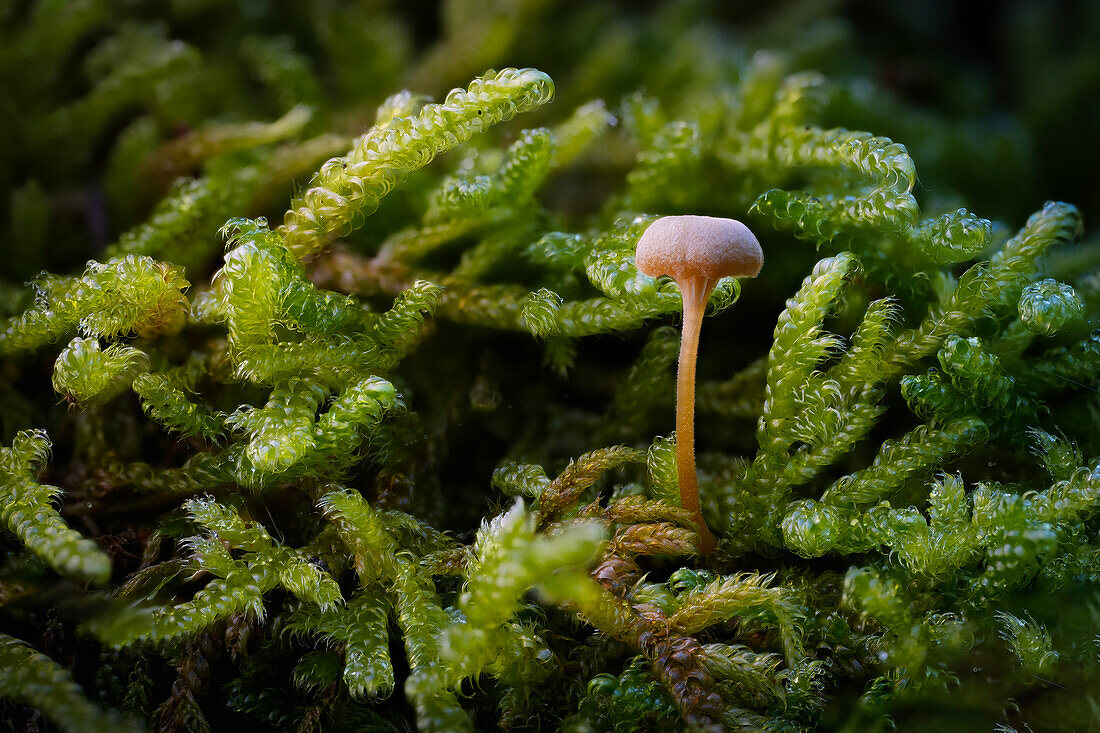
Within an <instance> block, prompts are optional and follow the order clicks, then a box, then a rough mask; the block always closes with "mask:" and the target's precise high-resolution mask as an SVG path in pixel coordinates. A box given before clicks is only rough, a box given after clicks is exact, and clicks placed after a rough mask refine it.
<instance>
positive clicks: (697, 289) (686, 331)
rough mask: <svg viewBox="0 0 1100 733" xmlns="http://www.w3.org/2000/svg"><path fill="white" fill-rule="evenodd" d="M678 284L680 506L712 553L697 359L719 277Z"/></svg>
mask: <svg viewBox="0 0 1100 733" xmlns="http://www.w3.org/2000/svg"><path fill="white" fill-rule="evenodd" d="M677 284H678V285H679V286H680V292H681V294H682V295H683V298H684V326H683V330H682V331H681V332H680V361H679V364H678V366H677V373H676V472H677V474H678V476H679V480H680V506H682V507H683V508H684V509H687V510H688V511H690V512H691V513H692V516H693V517H694V519H695V524H696V525H698V527H699V551H700V552H701V553H702V554H703V555H709V554H710V553H711V552H712V551H713V550H714V548H715V547H716V546H717V545H718V540H717V539H715V537H714V535H713V534H711V532H710V530H709V529H707V523H706V522H705V521H704V520H703V512H702V509H701V508H700V506H699V485H698V479H697V477H696V474H695V359H696V354H697V352H698V351H699V331H700V330H701V328H702V326H703V313H704V311H705V310H706V307H707V299H708V298H709V297H710V294H711V291H712V290H714V286H715V284H716V281H713V280H708V279H707V278H685V279H683V280H677Z"/></svg>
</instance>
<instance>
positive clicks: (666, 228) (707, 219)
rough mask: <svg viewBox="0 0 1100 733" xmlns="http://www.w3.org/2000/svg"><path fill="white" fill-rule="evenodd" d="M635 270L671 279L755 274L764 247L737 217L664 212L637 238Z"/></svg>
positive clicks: (759, 265)
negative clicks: (683, 214) (761, 246)
mask: <svg viewBox="0 0 1100 733" xmlns="http://www.w3.org/2000/svg"><path fill="white" fill-rule="evenodd" d="M634 261H635V264H636V265H637V266H638V270H639V271H640V272H642V273H645V274H646V275H649V276H650V277H657V276H658V275H671V276H672V278H673V279H674V280H677V281H679V280H680V279H682V278H693V277H704V278H707V279H708V280H717V279H719V278H723V277H730V276H732V277H756V276H757V275H758V274H760V268H761V267H763V265H764V251H763V250H762V249H761V248H760V242H759V241H757V239H756V236H755V235H754V234H753V233H752V232H751V231H749V228H748V227H747V226H745V225H744V224H742V223H741V222H739V221H737V220H736V219H720V218H718V217H714V216H665V217H662V218H660V219H658V220H656V221H655V222H653V223H652V224H650V225H649V228H648V229H646V230H645V232H644V233H643V234H642V236H641V238H639V239H638V248H637V250H636V252H635V257H634Z"/></svg>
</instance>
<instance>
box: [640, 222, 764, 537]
mask: <svg viewBox="0 0 1100 733" xmlns="http://www.w3.org/2000/svg"><path fill="white" fill-rule="evenodd" d="M635 263H636V264H637V266H638V270H639V271H640V272H642V273H644V274H646V275H649V276H651V277H657V276H659V275H669V276H671V277H672V279H673V280H675V281H676V284H677V285H679V286H680V294H681V295H682V297H683V302H684V325H683V330H682V332H681V334H680V360H679V364H678V370H677V375H676V472H677V474H678V476H679V480H680V505H681V506H682V507H683V508H684V509H687V510H689V511H690V512H691V513H692V514H693V516H694V519H695V524H696V525H698V527H699V550H700V552H701V553H702V554H704V555H707V554H710V552H711V551H713V550H714V548H715V546H716V545H717V544H718V541H717V540H716V539H715V537H714V535H713V534H711V532H710V530H709V529H707V525H706V522H705V521H704V520H703V513H702V511H701V510H700V508H699V488H698V484H697V479H696V474H695V357H696V352H697V351H698V348H699V329H700V327H701V326H702V324H703V312H704V310H705V309H706V305H707V299H708V298H709V297H710V294H711V292H712V291H713V290H714V286H715V285H716V284H717V283H718V280H719V279H721V278H723V277H731V276H732V277H756V276H757V275H758V274H759V273H760V268H761V267H762V266H763V264H764V252H763V250H761V249H760V242H759V241H757V239H756V237H755V236H754V235H753V233H752V232H751V231H749V228H748V227H746V226H745V225H744V224H742V223H741V222H739V221H736V220H734V219H719V218H715V217H712V216H666V217H663V218H661V219H657V220H656V221H655V222H653V223H652V224H650V225H649V228H648V229H646V230H645V232H644V233H643V234H642V236H641V238H640V239H638V248H637V251H636V253H635Z"/></svg>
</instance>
